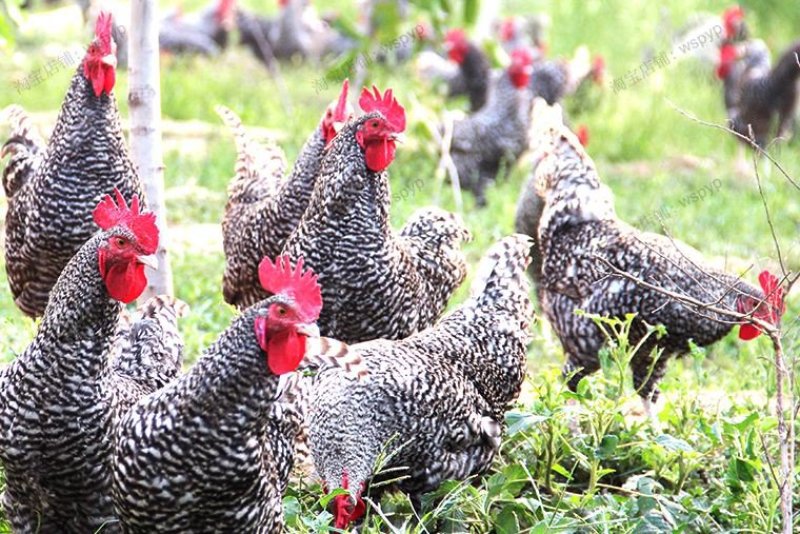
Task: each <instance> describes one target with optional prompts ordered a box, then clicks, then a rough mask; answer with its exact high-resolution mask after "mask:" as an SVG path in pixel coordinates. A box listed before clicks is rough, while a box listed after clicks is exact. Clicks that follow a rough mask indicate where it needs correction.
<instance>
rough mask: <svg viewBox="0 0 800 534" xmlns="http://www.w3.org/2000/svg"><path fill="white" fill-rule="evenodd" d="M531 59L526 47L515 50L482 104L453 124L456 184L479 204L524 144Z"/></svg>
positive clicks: (516, 156)
mask: <svg viewBox="0 0 800 534" xmlns="http://www.w3.org/2000/svg"><path fill="white" fill-rule="evenodd" d="M531 61H532V55H531V53H530V52H529V51H528V50H526V49H519V50H516V51H515V52H514V53H513V54H512V55H511V65H510V66H509V67H508V68H507V69H506V70H505V72H503V73H502V74H501V75H500V78H499V80H498V81H497V82H496V83H495V84H494V86H493V89H492V91H491V92H490V94H489V99H488V101H487V103H486V105H485V106H484V107H483V108H481V109H480V110H479V111H478V112H477V113H474V114H472V115H470V116H469V117H467V118H465V119H463V120H458V121H455V123H454V124H453V141H452V145H451V147H450V152H451V157H452V159H453V163H454V164H455V167H456V170H457V172H458V179H459V182H460V185H461V186H463V187H465V188H466V189H468V190H470V191H472V192H473V193H474V194H475V198H476V201H477V203H478V205H479V206H484V205H486V196H485V195H486V193H485V189H486V186H487V185H488V184H489V183H490V182H492V181H493V180H494V179H495V178H496V177H497V174H498V173H499V172H500V170H501V169H506V170H507V169H508V168H509V167H511V166H513V165H514V164H515V163H516V161H517V159H518V158H519V157H520V156H521V155H522V153H523V152H524V151H525V149H526V148H527V146H528V135H527V130H528V121H529V118H530V117H529V114H530V102H531V96H530V91H528V89H527V88H528V82H529V78H530V73H531Z"/></svg>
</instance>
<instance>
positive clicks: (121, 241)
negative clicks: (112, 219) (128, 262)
mask: <svg viewBox="0 0 800 534" xmlns="http://www.w3.org/2000/svg"><path fill="white" fill-rule="evenodd" d="M114 243H116V245H117V246H118V247H124V246H125V245H127V244H128V242H127V241H126V240H125V238H124V237H118V238H116V239H115V240H114Z"/></svg>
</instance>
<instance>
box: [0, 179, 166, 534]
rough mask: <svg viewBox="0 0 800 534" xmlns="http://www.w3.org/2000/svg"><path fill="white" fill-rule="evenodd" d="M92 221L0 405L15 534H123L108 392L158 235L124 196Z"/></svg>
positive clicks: (8, 507)
mask: <svg viewBox="0 0 800 534" xmlns="http://www.w3.org/2000/svg"><path fill="white" fill-rule="evenodd" d="M116 195H117V203H116V204H115V203H114V201H113V200H112V199H111V197H106V198H105V199H104V200H103V201H102V202H101V203H100V204H98V206H97V208H96V209H95V210H94V212H93V217H94V220H95V222H96V223H97V225H98V226H99V227H100V228H101V229H102V231H101V232H99V233H97V234H96V235H95V236H94V237H92V238H91V239H89V240H88V241H86V243H84V245H83V246H82V247H81V248H80V250H78V252H77V253H76V254H75V256H74V257H73V258H72V259H71V260H70V261H69V262H68V263H67V265H66V266H65V267H64V270H63V272H62V273H61V276H60V277H59V278H58V281H57V282H56V284H55V285H54V286H53V290H52V293H51V294H50V300H49V302H48V304H47V307H46V309H45V312H44V317H43V318H42V322H41V324H40V325H39V331H38V332H37V334H36V337H35V338H34V340H33V341H32V342H31V344H30V345H29V346H28V348H27V349H25V351H24V352H23V353H22V354H21V355H20V356H19V357H18V358H17V359H16V360H15V361H14V362H13V363H12V364H11V366H10V367H9V369H8V370H7V371H6V373H5V376H4V378H3V384H2V391H3V395H2V396H0V463H2V466H3V468H4V470H5V480H6V489H5V493H4V494H3V498H2V505H3V508H4V510H5V514H6V517H7V518H8V521H9V523H10V524H11V528H12V530H13V531H14V532H19V533H34V532H75V533H83V532H95V531H97V530H98V529H100V528H101V527H105V528H103V532H113V531H117V528H118V526H117V525H116V524H115V515H114V509H113V505H112V501H111V424H112V413H113V411H114V407H113V406H112V405H111V402H110V397H111V395H110V393H109V391H108V388H107V386H112V387H113V386H114V384H113V383H106V384H103V380H102V378H103V376H104V374H105V373H106V370H107V362H108V355H109V352H110V351H111V346H112V342H113V340H114V333H115V331H116V329H117V324H118V322H119V316H120V310H121V308H122V303H125V304H127V303H129V302H132V301H133V300H134V299H136V298H138V297H139V295H140V294H141V292H142V291H143V290H144V288H145V286H146V285H147V279H146V278H145V274H144V266H145V265H150V266H153V265H155V256H153V254H154V253H155V251H156V249H157V247H158V229H157V228H156V224H155V216H154V215H153V214H152V213H140V212H139V199H138V197H136V196H134V197H133V200H132V201H131V206H130V207H128V206H127V205H126V204H125V201H124V199H123V198H122V196H121V195H120V194H119V191H117V192H116Z"/></svg>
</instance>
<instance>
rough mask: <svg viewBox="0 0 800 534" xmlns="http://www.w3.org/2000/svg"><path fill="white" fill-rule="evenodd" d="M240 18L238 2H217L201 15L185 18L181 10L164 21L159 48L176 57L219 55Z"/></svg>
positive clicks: (186, 16)
mask: <svg viewBox="0 0 800 534" xmlns="http://www.w3.org/2000/svg"><path fill="white" fill-rule="evenodd" d="M235 17H236V0H217V3H216V4H214V5H209V6H206V7H205V8H204V9H203V10H202V11H200V12H198V13H191V14H189V15H184V14H183V13H182V12H181V10H180V8H178V9H176V10H175V11H174V12H172V13H169V14H168V15H167V16H166V17H164V18H163V19H162V20H161V24H160V27H159V30H158V46H159V48H160V49H161V51H162V52H170V53H172V54H184V53H193V54H203V55H207V56H215V55H217V54H219V53H220V51H221V50H222V49H224V48H225V47H226V46H227V45H228V36H229V34H230V32H231V30H232V29H233V26H234V24H235V20H236V19H235Z"/></svg>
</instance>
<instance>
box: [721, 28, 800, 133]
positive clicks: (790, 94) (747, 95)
mask: <svg viewBox="0 0 800 534" xmlns="http://www.w3.org/2000/svg"><path fill="white" fill-rule="evenodd" d="M798 54H800V41H796V42H795V43H793V44H792V45H791V46H790V47H789V48H788V50H786V51H785V52H784V53H783V54H781V56H780V58H779V59H778V63H777V64H776V65H775V66H774V67H771V61H770V54H769V49H768V48H767V45H766V44H765V43H764V42H763V41H761V40H757V39H756V40H751V41H746V42H745V43H741V44H733V43H726V44H724V45H722V47H721V48H720V61H719V65H718V67H717V76H718V77H719V78H720V79H722V80H723V81H724V89H725V106H726V109H727V113H728V119H729V120H730V121H731V127H732V129H733V130H734V131H735V132H737V133H738V134H740V135H743V136H745V137H747V138H749V137H750V134H749V129H750V128H752V131H753V138H754V141H755V143H756V144H757V145H758V146H759V147H760V148H762V149H763V148H766V146H767V144H768V143H769V142H770V141H772V139H773V138H774V137H773V136H772V132H773V129H774V127H775V126H774V123H775V122H776V121H777V134H776V136H777V137H785V136H790V135H791V134H792V129H793V126H794V115H795V112H796V110H797V102H798V92H799V91H800V88H798V80H799V79H800V65H798V63H797V56H798Z"/></svg>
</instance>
